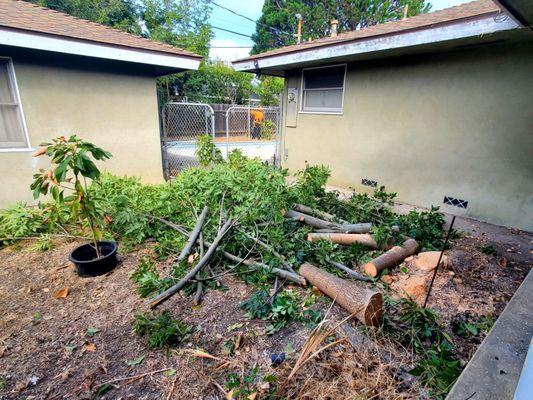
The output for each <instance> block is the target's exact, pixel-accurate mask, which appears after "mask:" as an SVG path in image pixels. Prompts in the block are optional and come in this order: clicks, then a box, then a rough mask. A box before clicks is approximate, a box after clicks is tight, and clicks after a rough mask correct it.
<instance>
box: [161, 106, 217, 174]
mask: <svg viewBox="0 0 533 400" xmlns="http://www.w3.org/2000/svg"><path fill="white" fill-rule="evenodd" d="M214 115H215V114H214V112H213V108H211V106H210V105H209V104H202V103H166V104H165V105H164V106H163V108H162V110H161V118H162V138H161V147H162V152H163V172H164V174H165V178H166V179H171V178H173V177H175V176H176V175H177V174H178V173H179V172H180V171H181V170H183V169H185V168H188V167H193V166H196V165H198V158H197V157H196V154H195V153H196V141H197V139H198V137H199V136H201V135H211V136H212V137H213V140H214V139H215V119H214Z"/></svg>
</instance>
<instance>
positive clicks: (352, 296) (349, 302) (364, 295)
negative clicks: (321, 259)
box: [300, 263, 383, 326]
mask: <svg viewBox="0 0 533 400" xmlns="http://www.w3.org/2000/svg"><path fill="white" fill-rule="evenodd" d="M300 274H302V276H303V277H304V278H305V279H307V280H308V281H309V282H311V283H312V284H313V285H314V286H316V287H317V288H318V290H320V291H321V292H323V293H325V294H327V295H328V296H329V297H331V298H332V299H333V300H334V301H335V302H337V303H339V304H340V305H341V306H342V307H343V308H345V309H346V310H347V311H349V312H350V314H353V315H355V317H356V318H357V319H358V320H359V321H361V322H362V323H364V324H365V325H373V326H375V325H377V324H378V323H379V320H380V319H381V315H382V308H381V307H382V302H383V299H382V296H381V293H380V292H378V291H375V290H372V289H368V288H366V287H364V286H362V285H361V284H360V283H355V282H353V281H352V282H349V281H346V280H344V279H342V278H339V277H337V276H335V275H332V274H330V273H328V272H326V271H324V270H322V269H320V268H317V267H315V266H314V265H311V264H308V263H305V264H303V265H302V266H301V267H300Z"/></svg>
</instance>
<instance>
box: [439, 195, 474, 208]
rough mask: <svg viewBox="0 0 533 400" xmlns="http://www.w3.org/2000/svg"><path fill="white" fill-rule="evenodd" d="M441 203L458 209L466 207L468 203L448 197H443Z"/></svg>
mask: <svg viewBox="0 0 533 400" xmlns="http://www.w3.org/2000/svg"><path fill="white" fill-rule="evenodd" d="M443 203H444V204H447V205H449V206H454V207H459V208H466V207H468V201H466V200H461V199H456V198H454V197H450V196H444V200H443Z"/></svg>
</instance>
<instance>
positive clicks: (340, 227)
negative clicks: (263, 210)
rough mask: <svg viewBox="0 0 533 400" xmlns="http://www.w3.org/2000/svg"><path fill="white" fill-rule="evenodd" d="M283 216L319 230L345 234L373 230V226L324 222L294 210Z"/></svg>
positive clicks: (368, 224)
mask: <svg viewBox="0 0 533 400" xmlns="http://www.w3.org/2000/svg"><path fill="white" fill-rule="evenodd" d="M283 215H284V216H285V218H290V219H295V220H298V221H300V222H304V223H306V224H307V225H310V226H312V227H313V228H317V229H332V230H335V231H337V232H344V233H368V232H370V230H371V229H372V224H370V223H361V224H336V223H334V222H328V221H324V220H323V219H320V218H316V217H312V216H311V215H307V214H304V213H301V212H298V211H294V210H285V211H284V213H283Z"/></svg>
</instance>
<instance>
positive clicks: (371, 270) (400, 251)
mask: <svg viewBox="0 0 533 400" xmlns="http://www.w3.org/2000/svg"><path fill="white" fill-rule="evenodd" d="M417 250H418V242H417V241H416V240H414V239H411V238H409V239H407V240H406V241H405V242H403V244H402V245H401V246H394V247H393V248H392V249H390V250H388V251H386V252H385V253H383V254H382V255H380V256H379V257H376V258H374V259H373V260H372V261H369V262H367V263H366V264H364V265H363V266H362V267H361V268H362V269H364V271H365V272H366V273H367V274H368V275H370V276H377V275H378V274H379V273H380V272H381V271H383V270H384V269H385V268H392V267H395V266H397V265H399V264H400V263H402V261H403V260H405V259H406V258H407V257H409V256H411V255H413V254H415V253H416V251H417Z"/></svg>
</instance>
